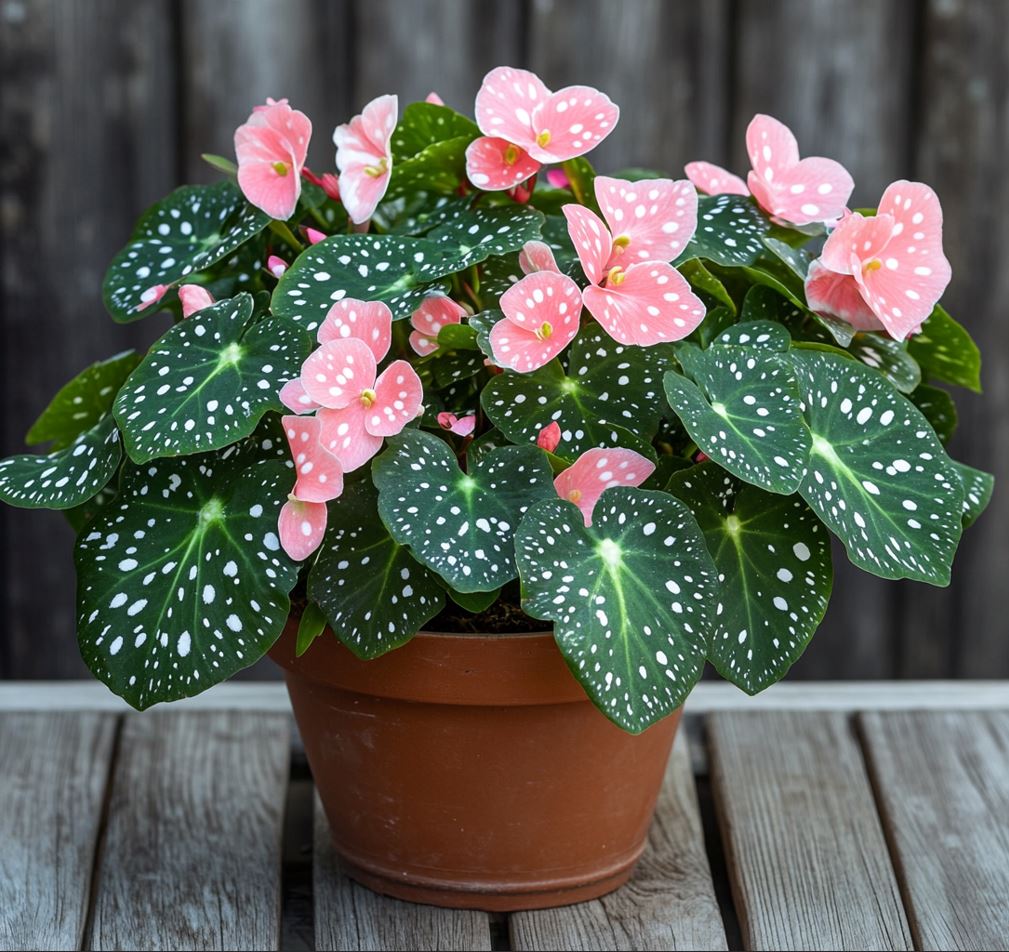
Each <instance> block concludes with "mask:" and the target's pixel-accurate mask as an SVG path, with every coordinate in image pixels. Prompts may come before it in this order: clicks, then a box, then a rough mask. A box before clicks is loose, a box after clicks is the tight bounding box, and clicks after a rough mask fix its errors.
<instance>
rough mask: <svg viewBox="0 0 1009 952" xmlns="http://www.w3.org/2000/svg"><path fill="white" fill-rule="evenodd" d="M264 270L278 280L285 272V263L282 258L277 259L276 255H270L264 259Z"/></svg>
mask: <svg viewBox="0 0 1009 952" xmlns="http://www.w3.org/2000/svg"><path fill="white" fill-rule="evenodd" d="M266 270H267V271H269V272H270V274H272V275H273V276H274V277H275V278H279V277H281V276H282V275H283V273H284V272H285V271H286V270H287V262H286V261H285V260H284V259H283V258H278V257H277V256H276V255H270V257H269V258H267V259H266Z"/></svg>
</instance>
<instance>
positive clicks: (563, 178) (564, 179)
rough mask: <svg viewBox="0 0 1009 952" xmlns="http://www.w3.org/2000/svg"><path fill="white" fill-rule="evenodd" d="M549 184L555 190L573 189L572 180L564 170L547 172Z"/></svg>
mask: <svg viewBox="0 0 1009 952" xmlns="http://www.w3.org/2000/svg"><path fill="white" fill-rule="evenodd" d="M547 183H548V184H549V185H552V186H553V187H554V188H571V180H570V179H569V178H568V173H567V172H565V171H564V169H550V170H549V171H548V172H547Z"/></svg>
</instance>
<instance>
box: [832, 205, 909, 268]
mask: <svg viewBox="0 0 1009 952" xmlns="http://www.w3.org/2000/svg"><path fill="white" fill-rule="evenodd" d="M893 225H894V220H893V219H892V218H891V217H890V216H889V215H882V216H880V215H874V216H871V217H869V218H866V217H865V216H864V215H860V214H859V213H858V212H853V213H852V214H850V215H847V216H845V218H843V219H842V220H841V221H840V222H839V223H838V226H837V227H836V228H835V229H834V230H833V231H832V232H831V233H830V236H829V237H828V238H827V240H826V241H825V242H824V243H823V251H822V253H821V255H820V261H821V263H822V264H823V265H824V267H826V268H829V269H830V270H831V271H836V272H837V273H838V274H854V273H855V272H856V271H859V270H861V267H862V264H861V262H862V261H863V260H866V261H868V260H871V259H872V258H875V257H876V256H878V255H879V254H881V253H882V251H883V249H884V248H885V247H886V243H887V242H888V241H889V240H890V232H891V230H892V229H893Z"/></svg>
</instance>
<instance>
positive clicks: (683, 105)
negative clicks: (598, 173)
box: [529, 0, 729, 178]
mask: <svg viewBox="0 0 1009 952" xmlns="http://www.w3.org/2000/svg"><path fill="white" fill-rule="evenodd" d="M728 13H729V4H728V3H727V2H725V0H687V2H677V3H666V2H663V0H627V2H623V3H612V2H610V0H533V3H532V8H531V15H530V20H529V60H530V68H531V69H533V70H534V71H536V72H537V73H538V74H539V75H540V76H541V77H542V78H543V80H544V82H546V84H547V85H548V86H549V87H550V88H551V89H557V88H559V87H561V86H566V85H569V84H587V85H591V86H596V87H597V88H599V89H602V90H603V91H604V92H606V94H607V95H608V96H609V97H610V98H611V99H613V101H614V102H616V103H617V105H618V106H620V107H621V113H620V122H619V124H618V125H617V130H616V132H615V133H614V134H613V135H611V136H610V137H609V138H608V139H607V140H606V141H605V142H603V144H602V145H601V146H600V147H599V148H598V149H596V150H595V151H593V153H592V155H591V157H590V160H591V161H592V163H593V164H594V165H595V166H596V167H597V168H598V169H600V170H602V171H610V172H613V171H617V170H619V169H621V168H627V167H628V166H645V167H649V168H656V169H659V170H662V171H664V172H666V173H667V174H669V175H671V176H672V177H673V178H682V177H683V166H684V164H685V163H686V162H689V161H690V160H692V159H699V158H704V159H708V160H709V161H714V162H723V161H725V155H724V150H725V143H726V133H727V120H728V95H727V83H728V77H729V60H728V56H727V53H728V39H729V30H728V29H727V24H728Z"/></svg>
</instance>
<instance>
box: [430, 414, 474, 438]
mask: <svg viewBox="0 0 1009 952" xmlns="http://www.w3.org/2000/svg"><path fill="white" fill-rule="evenodd" d="M438 426H440V427H441V428H442V429H443V430H448V431H449V432H450V433H455V435H456V436H471V435H472V434H473V430H474V429H476V414H473V413H470V414H468V415H467V416H464V417H457V416H456V415H455V414H454V413H449V412H448V411H445V412H444V413H439V414H438Z"/></svg>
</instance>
